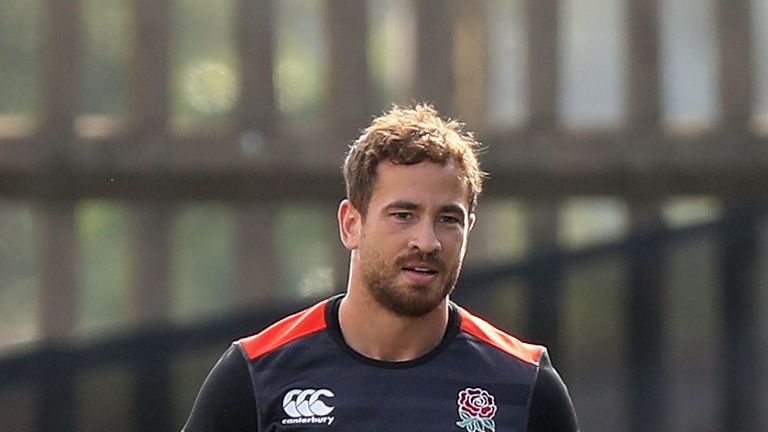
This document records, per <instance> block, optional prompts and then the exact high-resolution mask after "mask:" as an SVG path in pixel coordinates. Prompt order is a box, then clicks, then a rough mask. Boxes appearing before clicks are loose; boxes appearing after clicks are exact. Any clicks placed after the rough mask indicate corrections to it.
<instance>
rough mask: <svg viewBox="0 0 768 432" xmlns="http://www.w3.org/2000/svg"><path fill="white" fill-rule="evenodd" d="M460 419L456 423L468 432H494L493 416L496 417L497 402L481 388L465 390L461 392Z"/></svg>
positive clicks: (459, 401) (459, 402)
mask: <svg viewBox="0 0 768 432" xmlns="http://www.w3.org/2000/svg"><path fill="white" fill-rule="evenodd" d="M458 404H459V417H461V420H460V421H458V422H456V424H457V425H458V426H459V427H462V428H466V429H467V432H483V431H489V432H494V431H495V430H496V424H495V423H494V421H493V420H492V419H493V416H494V415H496V401H495V400H494V398H493V395H492V394H490V393H488V392H487V391H485V390H483V389H479V388H465V389H464V390H462V391H460V392H459V400H458Z"/></svg>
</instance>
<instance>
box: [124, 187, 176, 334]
mask: <svg viewBox="0 0 768 432" xmlns="http://www.w3.org/2000/svg"><path fill="white" fill-rule="evenodd" d="M131 210H132V213H133V215H134V218H133V222H134V223H133V241H132V249H133V255H134V258H133V264H134V271H133V274H134V275H135V276H134V305H133V309H134V311H135V313H134V314H133V316H134V320H135V321H136V323H137V324H140V325H153V324H166V323H167V322H168V321H170V315H171V295H170V290H169V287H170V285H171V280H170V279H171V275H170V268H171V262H170V256H171V239H170V232H171V227H172V223H173V214H174V208H173V206H172V205H171V204H169V203H164V202H159V201H149V202H141V203H136V204H134V205H133V207H132V209H131Z"/></svg>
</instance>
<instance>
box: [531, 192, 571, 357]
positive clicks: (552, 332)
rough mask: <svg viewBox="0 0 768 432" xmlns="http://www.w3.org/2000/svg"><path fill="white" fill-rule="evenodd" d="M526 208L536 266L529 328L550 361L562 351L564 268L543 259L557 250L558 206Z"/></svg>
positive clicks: (555, 203) (547, 203)
mask: <svg viewBox="0 0 768 432" xmlns="http://www.w3.org/2000/svg"><path fill="white" fill-rule="evenodd" d="M529 206H530V211H529V216H528V220H529V223H528V229H529V235H530V239H529V244H530V245H531V254H530V256H531V257H532V259H533V260H534V263H535V266H534V269H533V273H532V274H531V278H530V280H529V283H528V285H529V288H528V293H529V294H528V298H529V302H530V314H529V315H528V316H529V318H528V319H529V322H528V329H529V331H530V333H531V334H530V337H531V338H532V339H533V340H534V341H536V342H538V343H543V344H545V345H547V347H548V348H549V350H550V352H551V353H552V357H553V358H560V357H561V354H562V352H563V346H562V340H561V337H560V335H561V332H560V322H561V317H562V313H561V307H560V303H561V299H562V279H563V268H562V263H560V262H553V261H544V260H543V259H542V258H543V257H544V256H546V255H549V254H551V253H552V252H555V251H557V250H558V248H559V245H558V232H559V220H560V205H559V202H558V201H555V200H536V201H532V202H530V203H529Z"/></svg>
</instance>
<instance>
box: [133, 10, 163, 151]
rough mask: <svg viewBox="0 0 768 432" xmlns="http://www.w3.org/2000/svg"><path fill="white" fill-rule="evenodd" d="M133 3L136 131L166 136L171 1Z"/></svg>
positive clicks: (134, 120)
mask: <svg viewBox="0 0 768 432" xmlns="http://www.w3.org/2000/svg"><path fill="white" fill-rule="evenodd" d="M132 4H133V18H134V33H133V35H134V39H133V41H134V46H133V53H134V54H133V58H132V59H131V65H132V67H133V71H132V72H133V73H132V80H131V91H130V94H131V95H132V96H133V98H132V99H131V105H130V107H131V109H130V112H131V125H132V130H133V132H134V133H136V134H137V135H139V136H140V137H147V136H156V135H162V133H163V132H165V130H166V128H167V124H168V117H169V114H168V113H169V107H170V78H169V77H170V66H169V64H170V50H169V47H168V45H169V37H170V0H133V2H132ZM134 151H136V149H135V148H134Z"/></svg>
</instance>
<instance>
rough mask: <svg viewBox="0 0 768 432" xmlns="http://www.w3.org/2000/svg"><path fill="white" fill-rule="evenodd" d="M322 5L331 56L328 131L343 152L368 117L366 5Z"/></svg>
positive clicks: (339, 0)
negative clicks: (336, 140) (330, 130)
mask: <svg viewBox="0 0 768 432" xmlns="http://www.w3.org/2000/svg"><path fill="white" fill-rule="evenodd" d="M325 5H326V22H327V23H328V33H329V36H330V37H329V40H330V56H331V61H330V62H329V63H330V68H331V71H330V72H331V73H330V76H331V82H330V94H331V97H330V112H331V116H332V119H331V127H332V128H333V135H334V136H339V137H341V138H342V139H341V140H340V149H342V150H343V148H344V145H345V144H346V143H347V142H349V141H350V140H351V139H353V138H355V135H356V132H357V131H358V130H360V129H361V128H362V127H364V126H365V123H366V120H367V119H368V116H369V115H370V109H371V103H370V102H371V91H370V83H369V79H368V75H369V74H368V11H367V5H366V2H364V1H359V0H329V1H327V2H326V3H325ZM339 153H341V152H339Z"/></svg>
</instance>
